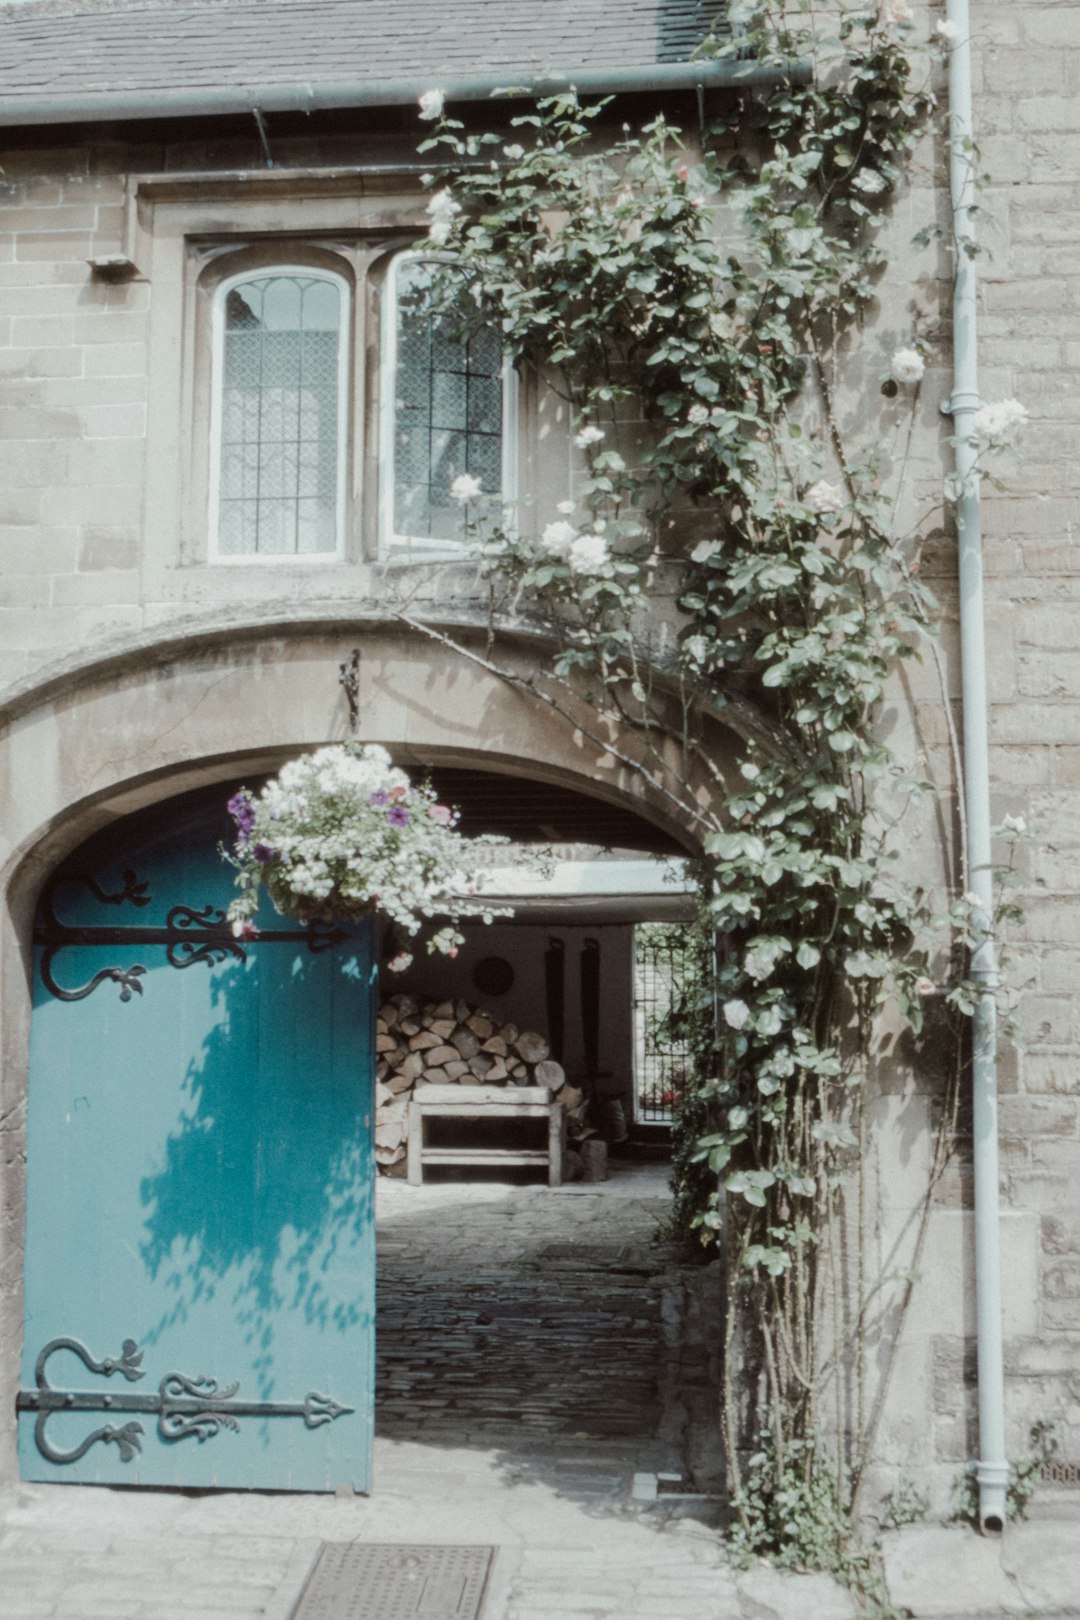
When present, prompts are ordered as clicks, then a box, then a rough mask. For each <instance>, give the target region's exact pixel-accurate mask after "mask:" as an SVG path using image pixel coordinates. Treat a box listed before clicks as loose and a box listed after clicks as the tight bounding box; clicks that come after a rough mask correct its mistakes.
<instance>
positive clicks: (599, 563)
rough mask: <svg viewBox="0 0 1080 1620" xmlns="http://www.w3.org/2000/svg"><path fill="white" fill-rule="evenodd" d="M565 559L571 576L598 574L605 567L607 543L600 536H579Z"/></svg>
mask: <svg viewBox="0 0 1080 1620" xmlns="http://www.w3.org/2000/svg"><path fill="white" fill-rule="evenodd" d="M567 559H568V561H569V563H570V572H571V573H572V574H598V573H600V571H601V570H602V569H603V568H606V567H607V563H608V545H607V541H606V540H605V539H604V537H603V535H602V534H579V535H578V537H577V539H576V540H575V541H574V543H573V545H572V546H571V547H570V550H569V552H568V553H567Z"/></svg>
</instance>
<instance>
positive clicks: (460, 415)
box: [393, 259, 503, 541]
mask: <svg viewBox="0 0 1080 1620" xmlns="http://www.w3.org/2000/svg"><path fill="white" fill-rule="evenodd" d="M431 277H432V266H431V264H430V263H427V262H425V261H424V260H423V259H406V260H403V261H401V262H400V263H399V264H398V267H397V308H396V311H395V320H396V323H397V332H396V338H397V341H396V354H397V366H396V374H395V376H394V379H393V388H394V418H393V435H394V446H393V451H394V456H393V462H394V488H393V527H394V534H395V535H398V536H400V537H402V538H407V539H410V540H459V541H460V540H462V539H464V535H465V522H466V519H467V517H468V512H467V510H464V509H463V508H462V507H461V505H460V504H459V502H457V501H455V500H454V498H453V496H452V495H451V494H450V486H451V485H452V484H453V482H454V479H455V478H458V477H460V475H461V474H462V473H471V474H472V475H473V477H474V478H478V479H479V480H480V483H481V486H482V487H483V489H484V490H485V492H487V493H488V494H496V493H498V492H499V490H500V489H501V485H502V419H503V354H502V345H501V343H500V341H499V336H498V334H497V333H494V332H490V331H481V332H477V333H474V334H473V335H472V336H470V337H468V338H465V337H463V336H462V333H461V331H460V326H461V322H460V320H459V318H458V317H456V316H455V315H454V314H453V313H452V312H451V313H442V314H437V313H433V312H432V311H431V310H430V309H429V308H428V307H427V302H426V299H425V297H424V294H425V291H426V289H427V288H428V287H429V286H430V284H431Z"/></svg>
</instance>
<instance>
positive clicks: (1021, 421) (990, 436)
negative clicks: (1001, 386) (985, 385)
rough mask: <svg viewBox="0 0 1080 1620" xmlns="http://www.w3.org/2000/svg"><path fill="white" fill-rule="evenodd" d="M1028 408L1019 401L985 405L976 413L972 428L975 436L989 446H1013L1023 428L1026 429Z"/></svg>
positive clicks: (1001, 400)
mask: <svg viewBox="0 0 1080 1620" xmlns="http://www.w3.org/2000/svg"><path fill="white" fill-rule="evenodd" d="M1027 419H1028V413H1027V406H1026V405H1021V403H1020V401H1019V400H1018V399H999V400H998V401H997V403H996V404H994V405H984V406H983V407H982V409H981V410H978V411H976V412H975V419H974V422H973V424H972V426H973V427H974V429H975V436H976V438H978V439H981V440H982V441H983V442H984V443H985V444H988V445H1005V444H1011V443H1012V441H1013V439H1014V438H1015V437H1016V435H1017V434H1018V433H1019V432H1020V430H1021V428H1023V427H1026V425H1027Z"/></svg>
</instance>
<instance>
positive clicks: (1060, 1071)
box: [1023, 1051, 1080, 1097]
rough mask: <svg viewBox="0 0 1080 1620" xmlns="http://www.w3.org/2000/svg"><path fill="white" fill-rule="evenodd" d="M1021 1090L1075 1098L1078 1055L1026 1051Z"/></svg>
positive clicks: (1079, 1071)
mask: <svg viewBox="0 0 1080 1620" xmlns="http://www.w3.org/2000/svg"><path fill="white" fill-rule="evenodd" d="M1023 1089H1025V1092H1041V1093H1052V1095H1057V1097H1077V1095H1080V1053H1077V1051H1028V1053H1025V1055H1023Z"/></svg>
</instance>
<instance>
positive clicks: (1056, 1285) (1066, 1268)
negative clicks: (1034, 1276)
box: [1042, 1259, 1080, 1300]
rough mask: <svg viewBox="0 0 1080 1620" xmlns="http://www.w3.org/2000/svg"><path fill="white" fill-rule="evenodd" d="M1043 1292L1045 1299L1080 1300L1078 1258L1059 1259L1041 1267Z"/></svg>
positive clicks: (1079, 1260) (1079, 1266)
mask: <svg viewBox="0 0 1080 1620" xmlns="http://www.w3.org/2000/svg"><path fill="white" fill-rule="evenodd" d="M1042 1287H1043V1294H1044V1296H1045V1298H1047V1299H1054V1300H1065V1299H1071V1300H1080V1259H1076V1260H1059V1261H1057V1262H1056V1263H1055V1264H1054V1265H1048V1266H1044V1267H1043V1275H1042Z"/></svg>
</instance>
